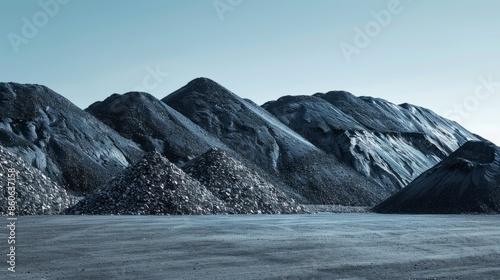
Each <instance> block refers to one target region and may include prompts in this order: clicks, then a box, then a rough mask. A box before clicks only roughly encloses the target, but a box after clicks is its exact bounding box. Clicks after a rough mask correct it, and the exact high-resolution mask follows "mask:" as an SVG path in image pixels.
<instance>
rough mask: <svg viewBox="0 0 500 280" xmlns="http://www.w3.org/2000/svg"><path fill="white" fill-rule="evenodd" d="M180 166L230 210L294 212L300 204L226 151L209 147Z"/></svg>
mask: <svg viewBox="0 0 500 280" xmlns="http://www.w3.org/2000/svg"><path fill="white" fill-rule="evenodd" d="M183 170H184V171H185V172H186V173H187V174H189V175H190V176H191V177H193V178H195V179H196V180H198V181H199V182H200V183H201V184H203V185H204V186H206V187H207V189H208V190H210V191H211V192H212V193H213V194H214V195H215V196H216V197H218V198H219V199H221V200H222V201H223V202H224V203H226V205H227V207H228V209H230V210H232V211H233V212H232V213H234V214H261V213H262V214H294V213H303V212H304V210H303V208H302V207H301V206H300V205H298V204H297V203H296V202H295V201H294V200H293V199H292V198H289V197H288V196H286V195H285V194H284V193H283V192H282V191H280V190H278V189H277V188H276V187H275V186H274V185H272V184H271V183H269V182H266V181H265V180H264V179H263V178H262V177H261V176H259V175H258V174H257V173H255V172H253V171H251V170H250V169H249V168H247V167H246V166H245V165H243V163H241V162H240V161H238V160H236V159H234V158H232V157H230V156H229V155H228V154H227V152H225V151H223V150H221V149H217V148H213V149H210V150H209V151H208V152H206V153H204V154H203V155H201V156H199V157H197V158H195V159H193V160H192V161H190V162H189V163H187V164H186V166H184V167H183Z"/></svg>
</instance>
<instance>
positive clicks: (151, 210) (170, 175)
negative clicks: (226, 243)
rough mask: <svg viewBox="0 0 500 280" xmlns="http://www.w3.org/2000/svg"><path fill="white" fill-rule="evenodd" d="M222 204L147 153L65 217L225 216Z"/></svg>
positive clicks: (157, 156)
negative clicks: (220, 214)
mask: <svg viewBox="0 0 500 280" xmlns="http://www.w3.org/2000/svg"><path fill="white" fill-rule="evenodd" d="M226 212H227V210H226V208H225V206H224V203H223V202H222V201H221V200H220V199H218V198H217V197H215V196H213V195H212V193H211V192H209V191H208V190H207V189H206V188H205V187H204V186H202V185H201V184H200V183H199V182H198V181H196V180H193V179H192V178H190V177H189V176H188V175H186V173H184V171H182V170H181V169H179V168H178V167H176V166H175V165H174V164H173V163H171V162H169V161H168V160H167V159H166V158H164V157H163V156H161V155H160V154H159V153H158V152H152V153H148V154H147V155H146V156H145V157H144V158H143V159H141V160H140V161H139V162H137V163H136V164H134V165H133V166H131V167H129V168H127V169H126V170H125V172H124V173H123V174H122V175H120V176H118V177H115V178H114V179H112V180H111V181H110V182H109V183H108V184H107V185H106V186H104V187H103V188H101V189H98V190H97V191H95V192H93V193H92V194H90V195H89V196H88V197H86V198H85V199H84V200H82V201H80V202H79V203H78V204H77V205H75V206H74V207H71V208H69V209H68V210H67V211H66V213H67V214H94V215H106V214H115V215H165V214H179V215H181V214H219V213H226Z"/></svg>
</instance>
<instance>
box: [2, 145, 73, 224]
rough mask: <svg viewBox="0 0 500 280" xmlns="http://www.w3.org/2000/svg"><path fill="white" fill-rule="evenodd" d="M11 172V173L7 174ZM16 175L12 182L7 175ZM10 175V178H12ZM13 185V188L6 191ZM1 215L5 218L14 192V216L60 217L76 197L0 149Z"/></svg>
mask: <svg viewBox="0 0 500 280" xmlns="http://www.w3.org/2000/svg"><path fill="white" fill-rule="evenodd" d="M9 170H10V171H14V172H9ZM11 174H15V177H13V178H14V180H9V178H8V177H9V175H11ZM11 176H12V175H11ZM8 182H12V183H13V184H14V185H13V187H14V188H15V190H14V189H9V187H11V185H9V184H8ZM0 186H2V190H1V191H0V215H8V214H9V212H11V211H9V209H8V207H9V201H10V200H9V196H10V195H11V194H12V193H11V191H15V197H16V199H15V200H14V201H15V202H16V205H15V206H14V211H12V212H13V213H14V215H16V216H17V215H48V214H59V213H60V212H62V211H63V210H64V209H66V208H68V207H70V206H72V205H74V204H75V197H74V196H73V195H72V194H70V193H68V192H67V191H66V190H65V189H64V188H62V187H60V186H59V185H57V184H56V183H55V182H53V181H52V180H50V178H48V177H46V176H45V175H43V174H42V172H40V171H39V170H38V169H36V168H33V167H31V166H29V165H28V164H26V163H25V162H24V161H22V160H20V159H18V158H17V157H15V156H13V155H12V154H10V153H9V152H7V151H6V150H5V149H4V148H2V147H0Z"/></svg>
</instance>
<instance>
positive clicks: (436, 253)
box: [0, 214, 500, 280]
mask: <svg viewBox="0 0 500 280" xmlns="http://www.w3.org/2000/svg"><path fill="white" fill-rule="evenodd" d="M498 218H499V217H498V216H488V215H484V216H479V215H475V216H467V215H434V216H432V215H417V216H413V215H380V214H318V215H224V216H147V217H146V216H97V217H88V216H40V217H38V216H27V217H22V218H20V219H19V220H18V229H17V233H18V235H19V242H18V244H17V246H18V250H17V252H16V253H17V257H18V263H17V267H16V273H15V274H10V275H8V272H7V264H6V263H5V262H4V261H2V264H1V265H0V278H1V279H23V280H27V279H36V280H41V279H46V280H49V279H50V280H57V279H71V280H73V279H77V280H78V279H96V280H97V279H103V280H110V279H120V280H123V279H133V280H137V279H376V280H379V279H467V280H469V279H492V280H497V279H499V277H500V267H499V266H498V260H499V259H500V245H499V244H500V235H499V234H498V232H500V225H499V223H498ZM6 238H7V236H6V232H5V231H4V230H2V231H0V240H6ZM2 248H5V247H3V246H2ZM1 253H2V255H3V256H4V257H3V259H5V254H6V252H5V249H2V252H1ZM6 275H7V276H8V277H7V276H6Z"/></svg>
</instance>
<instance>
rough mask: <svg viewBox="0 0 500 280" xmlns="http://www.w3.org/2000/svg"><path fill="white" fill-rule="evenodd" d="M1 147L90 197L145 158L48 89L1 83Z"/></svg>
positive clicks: (136, 147) (112, 132)
mask: <svg viewBox="0 0 500 280" xmlns="http://www.w3.org/2000/svg"><path fill="white" fill-rule="evenodd" d="M0 144H1V145H2V146H3V147H5V149H6V150H8V151H10V152H11V153H12V154H15V155H16V156H19V157H20V158H21V159H23V160H24V161H25V162H27V163H28V164H30V165H32V166H33V167H36V168H37V169H39V170H40V171H42V172H43V173H44V174H46V175H48V176H49V177H50V178H51V179H52V180H53V181H55V182H57V183H58V184H59V185H61V186H63V187H64V188H67V189H70V190H72V191H75V192H77V193H80V194H85V193H87V192H90V191H91V190H93V189H95V188H96V187H99V186H101V185H103V184H104V183H106V182H107V181H109V180H110V179H111V178H112V177H113V176H114V175H116V174H117V173H119V172H121V171H123V170H124V169H125V167H126V166H128V165H129V164H130V163H132V162H135V161H137V160H139V159H140V158H141V156H142V155H143V152H142V150H141V149H140V148H139V147H138V146H137V144H135V143H134V142H132V141H130V140H128V139H125V138H123V137H122V136H120V135H119V134H118V133H117V132H116V131H114V130H112V129H111V128H109V127H108V126H107V125H105V124H104V123H102V122H101V121H99V120H97V119H96V118H95V117H93V116H92V115H90V114H89V113H87V112H85V111H83V110H81V109H80V108H78V107H76V106H75V105H74V104H72V103H71V102H69V101H68V100H67V99H65V98H64V97H62V96H61V95H59V94H57V93H55V92H54V91H52V90H50V89H49V88H47V87H44V86H40V85H30V84H16V83H0Z"/></svg>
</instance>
